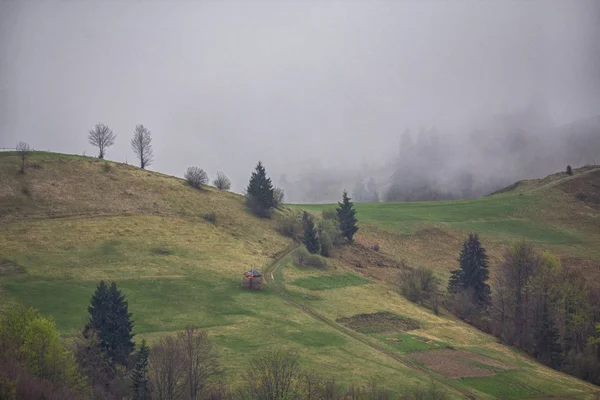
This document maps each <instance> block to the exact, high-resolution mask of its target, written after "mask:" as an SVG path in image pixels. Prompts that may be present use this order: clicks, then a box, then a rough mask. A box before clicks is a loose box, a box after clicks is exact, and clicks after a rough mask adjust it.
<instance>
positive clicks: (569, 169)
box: [567, 165, 573, 175]
mask: <svg viewBox="0 0 600 400" xmlns="http://www.w3.org/2000/svg"><path fill="white" fill-rule="evenodd" d="M567 175H573V168H571V166H570V165H567Z"/></svg>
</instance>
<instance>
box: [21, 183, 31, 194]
mask: <svg viewBox="0 0 600 400" xmlns="http://www.w3.org/2000/svg"><path fill="white" fill-rule="evenodd" d="M21 194H23V195H25V196H27V197H31V189H30V188H29V185H27V184H26V183H23V185H21Z"/></svg>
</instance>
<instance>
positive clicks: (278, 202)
mask: <svg viewBox="0 0 600 400" xmlns="http://www.w3.org/2000/svg"><path fill="white" fill-rule="evenodd" d="M284 197H285V194H284V193H283V189H281V188H278V187H276V188H274V189H273V204H274V205H275V207H276V208H279V207H281V206H282V205H283V198H284Z"/></svg>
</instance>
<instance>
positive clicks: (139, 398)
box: [131, 339, 150, 400]
mask: <svg viewBox="0 0 600 400" xmlns="http://www.w3.org/2000/svg"><path fill="white" fill-rule="evenodd" d="M149 354H150V349H149V348H148V346H147V345H146V340H145V339H142V345H141V346H140V350H139V351H138V354H137V359H136V362H135V369H134V370H133V374H132V375H131V380H132V386H133V399H134V400H150V388H149V384H148V383H149V381H148V356H149Z"/></svg>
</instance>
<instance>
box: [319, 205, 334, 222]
mask: <svg viewBox="0 0 600 400" xmlns="http://www.w3.org/2000/svg"><path fill="white" fill-rule="evenodd" d="M321 217H322V218H323V219H324V220H331V221H336V222H337V221H338V216H337V212H336V211H335V208H328V209H326V210H323V211H321Z"/></svg>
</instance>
